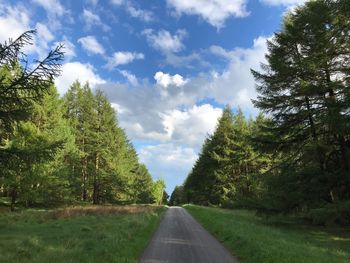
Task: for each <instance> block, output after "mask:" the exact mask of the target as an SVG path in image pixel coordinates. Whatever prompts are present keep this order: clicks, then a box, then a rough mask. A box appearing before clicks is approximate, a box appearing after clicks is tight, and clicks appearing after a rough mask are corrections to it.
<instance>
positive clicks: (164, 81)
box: [154, 71, 187, 88]
mask: <svg viewBox="0 0 350 263" xmlns="http://www.w3.org/2000/svg"><path fill="white" fill-rule="evenodd" d="M154 79H155V80H156V81H157V84H158V85H160V86H162V87H165V88H167V87H168V86H169V85H174V86H176V87H181V86H183V85H185V84H186V82H187V80H186V79H184V78H183V77H182V76H181V75H179V74H175V75H174V76H171V75H169V74H167V73H163V72H161V71H158V72H157V73H156V74H155V75H154Z"/></svg>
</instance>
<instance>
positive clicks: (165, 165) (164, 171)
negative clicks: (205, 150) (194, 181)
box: [139, 143, 197, 194]
mask: <svg viewBox="0 0 350 263" xmlns="http://www.w3.org/2000/svg"><path fill="white" fill-rule="evenodd" d="M139 157H140V160H141V162H143V163H145V164H146V166H147V168H148V169H149V171H150V173H151V174H152V175H153V176H155V177H156V178H163V179H165V181H166V182H167V189H166V190H167V192H168V193H169V194H170V193H171V192H172V191H173V187H174V186H175V185H181V184H182V183H183V180H184V176H185V175H186V174H187V173H188V171H189V170H190V169H191V167H192V165H193V163H194V162H195V160H196V159H197V154H196V152H195V151H194V150H193V149H192V148H189V147H185V146H180V145H176V144H172V143H166V144H157V145H149V146H145V147H142V148H141V149H139Z"/></svg>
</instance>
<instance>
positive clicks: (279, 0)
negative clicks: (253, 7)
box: [260, 0, 307, 6]
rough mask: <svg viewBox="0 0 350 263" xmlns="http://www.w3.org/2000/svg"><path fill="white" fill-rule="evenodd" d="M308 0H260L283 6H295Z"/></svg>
mask: <svg viewBox="0 0 350 263" xmlns="http://www.w3.org/2000/svg"><path fill="white" fill-rule="evenodd" d="M306 1H307V0H260V2H262V3H264V4H267V5H271V6H276V5H283V6H294V5H299V4H303V3H305V2H306Z"/></svg>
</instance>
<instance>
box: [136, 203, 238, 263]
mask: <svg viewBox="0 0 350 263" xmlns="http://www.w3.org/2000/svg"><path fill="white" fill-rule="evenodd" d="M139 262H141V263H161V262H167V263H172V262H174V263H181V262H184V263H190V262H198V263H207V262H208V263H209V262H210V263H215V262H218V263H226V262H238V261H237V260H236V259H235V258H234V257H233V256H232V255H231V254H230V252H229V251H228V250H227V249H226V248H225V247H224V246H223V245H222V244H220V243H219V242H218V241H217V240H216V239H215V238H214V237H213V236H212V235H211V234H209V233H208V232H207V231H206V230H205V229H204V228H203V227H202V226H201V225H200V224H199V223H197V221H196V220H195V219H194V218H193V217H192V216H191V215H190V214H189V213H188V212H187V211H186V210H185V209H183V208H181V207H170V208H169V209H168V210H167V212H166V214H165V217H164V219H163V221H162V222H161V224H160V226H159V228H158V230H157V231H156V233H155V234H154V236H153V238H152V240H151V242H150V244H149V245H148V247H147V248H146V250H145V252H144V253H143V255H142V257H141V259H140V261H139Z"/></svg>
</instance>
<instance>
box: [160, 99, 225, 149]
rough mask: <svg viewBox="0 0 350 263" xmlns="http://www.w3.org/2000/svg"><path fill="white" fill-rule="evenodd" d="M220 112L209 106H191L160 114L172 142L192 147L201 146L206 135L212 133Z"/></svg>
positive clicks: (218, 109)
mask: <svg viewBox="0 0 350 263" xmlns="http://www.w3.org/2000/svg"><path fill="white" fill-rule="evenodd" d="M221 114H222V110H221V109H220V108H215V107H213V106H212V105H210V104H204V105H200V106H197V105H193V106H192V107H190V108H188V109H187V110H178V109H173V110H170V111H168V112H166V113H164V114H161V118H162V119H163V121H162V123H163V125H164V129H165V131H166V132H167V134H168V137H169V138H171V140H172V141H177V142H181V143H184V144H187V145H191V146H194V147H197V148H198V147H199V145H201V144H202V142H203V140H204V138H205V137H206V135H207V134H212V133H213V132H214V129H215V126H216V123H217V120H218V118H219V117H220V116H221Z"/></svg>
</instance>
